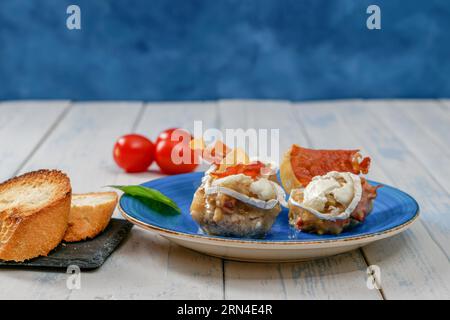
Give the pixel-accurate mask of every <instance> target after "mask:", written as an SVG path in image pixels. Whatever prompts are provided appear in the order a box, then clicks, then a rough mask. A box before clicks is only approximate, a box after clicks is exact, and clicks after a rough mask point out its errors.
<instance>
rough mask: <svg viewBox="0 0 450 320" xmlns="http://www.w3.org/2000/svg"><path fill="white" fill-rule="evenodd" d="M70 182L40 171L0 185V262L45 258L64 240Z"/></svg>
mask: <svg viewBox="0 0 450 320" xmlns="http://www.w3.org/2000/svg"><path fill="white" fill-rule="evenodd" d="M71 195H72V188H71V186H70V180H69V178H68V177H67V176H66V175H65V174H64V173H62V172H60V171H57V170H39V171H34V172H30V173H26V174H24V175H21V176H18V177H15V178H12V179H10V180H8V181H6V182H3V183H2V184H0V260H5V261H11V260H13V261H18V262H21V261H25V260H28V259H31V258H35V257H38V256H46V255H47V254H48V253H49V252H50V251H51V250H53V249H54V248H55V247H56V246H57V245H58V244H59V243H60V242H61V240H62V239H63V237H64V234H65V232H66V229H67V225H68V221H69V212H70V202H71Z"/></svg>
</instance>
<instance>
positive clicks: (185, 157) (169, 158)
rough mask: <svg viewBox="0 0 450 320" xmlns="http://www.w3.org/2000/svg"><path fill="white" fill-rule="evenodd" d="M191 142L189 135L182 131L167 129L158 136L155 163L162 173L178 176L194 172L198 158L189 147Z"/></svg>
mask: <svg viewBox="0 0 450 320" xmlns="http://www.w3.org/2000/svg"><path fill="white" fill-rule="evenodd" d="M191 140H192V136H191V134H190V133H189V132H188V131H186V130H183V129H177V128H173V129H168V130H166V131H163V132H161V133H160V134H159V136H158V139H157V140H156V141H157V142H156V146H155V161H156V163H157V164H158V166H159V168H160V169H161V171H162V172H163V173H166V174H179V173H187V172H191V171H194V170H195V168H196V167H197V165H198V162H199V161H198V159H199V158H198V157H197V155H196V153H195V152H194V151H193V150H191V148H190V147H189V142H190V141H191Z"/></svg>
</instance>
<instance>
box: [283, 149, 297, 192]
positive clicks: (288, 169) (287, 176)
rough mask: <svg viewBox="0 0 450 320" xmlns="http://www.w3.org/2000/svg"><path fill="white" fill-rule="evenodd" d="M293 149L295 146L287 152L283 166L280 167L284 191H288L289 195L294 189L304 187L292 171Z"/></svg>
mask: <svg viewBox="0 0 450 320" xmlns="http://www.w3.org/2000/svg"><path fill="white" fill-rule="evenodd" d="M292 147H293V146H291V147H290V148H289V150H288V151H286V153H285V154H284V156H283V160H282V161H281V165H280V179H281V184H282V185H283V188H284V190H286V192H287V193H288V194H290V193H291V190H292V189H297V188H300V187H302V185H301V183H300V181H298V180H297V177H296V176H295V174H294V170H292V165H291V152H292Z"/></svg>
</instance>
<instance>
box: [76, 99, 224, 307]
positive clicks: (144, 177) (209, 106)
mask: <svg viewBox="0 0 450 320" xmlns="http://www.w3.org/2000/svg"><path fill="white" fill-rule="evenodd" d="M214 110H215V109H214V103H190V104H185V103H183V104H180V103H158V104H156V103H155V104H147V105H146V106H145V110H143V112H141V113H139V114H138V118H137V119H136V121H135V124H134V129H133V131H134V132H137V133H140V134H143V135H145V136H148V137H150V138H151V139H152V140H153V141H154V140H155V139H156V136H157V134H158V133H159V132H160V131H162V130H165V129H167V128H171V127H181V128H186V129H188V130H190V131H192V130H193V124H194V120H202V121H203V122H204V123H205V125H214V121H215V116H214V112H215V111H214ZM113 170H114V172H115V173H116V178H115V180H114V184H140V183H142V182H145V181H149V180H152V179H155V178H159V177H161V176H162V175H161V174H160V173H159V172H158V171H157V167H156V164H154V165H153V166H152V168H151V170H150V172H147V173H140V174H125V173H123V172H121V171H120V170H119V169H118V168H114V169H113ZM99 272H102V275H98V274H93V275H92V276H91V275H90V274H89V275H88V277H89V281H88V286H89V289H88V290H89V292H88V297H89V298H92V297H96V296H108V294H109V293H110V292H117V289H116V288H117V287H120V288H122V290H121V291H120V293H117V295H116V296H115V298H125V299H186V298H187V297H189V299H222V298H223V278H222V261H221V260H220V259H217V258H212V257H209V256H206V255H202V254H199V253H196V252H194V251H191V250H188V249H185V248H182V247H179V246H177V245H174V244H172V243H170V242H169V241H167V240H166V239H164V238H162V237H160V236H158V235H156V234H153V233H151V232H148V231H145V230H142V229H140V228H138V227H134V228H133V230H132V235H131V237H130V239H128V240H127V241H126V242H125V243H124V244H123V245H122V246H121V248H120V249H119V250H118V251H117V252H116V253H115V254H114V255H113V256H111V257H110V259H109V260H108V262H107V264H105V265H104V266H103V267H102V269H101V270H99ZM114 274H120V275H121V277H119V278H118V279H116V280H114V281H109V282H105V279H106V278H107V277H109V276H110V275H114ZM86 295H87V293H86V292H83V290H80V291H78V292H76V295H75V296H74V297H77V298H85V297H86Z"/></svg>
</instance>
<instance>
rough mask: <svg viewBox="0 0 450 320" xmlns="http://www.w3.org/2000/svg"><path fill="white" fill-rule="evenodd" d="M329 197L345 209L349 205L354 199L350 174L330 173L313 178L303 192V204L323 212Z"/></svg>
mask: <svg viewBox="0 0 450 320" xmlns="http://www.w3.org/2000/svg"><path fill="white" fill-rule="evenodd" d="M339 180H341V181H342V180H344V182H343V183H342V182H340V181H339ZM329 195H331V196H333V197H334V199H335V200H336V201H337V202H339V203H341V204H342V205H344V206H346V207H347V206H348V205H349V204H350V202H351V201H352V199H353V197H354V186H353V179H352V177H351V176H350V173H348V172H335V171H332V172H329V173H328V174H326V175H324V176H316V177H314V178H313V179H312V181H311V182H310V183H309V184H308V186H307V187H306V188H305V190H304V200H303V204H304V205H305V206H308V207H310V208H313V209H315V210H317V211H323V210H324V208H325V204H326V203H327V196H329Z"/></svg>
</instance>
